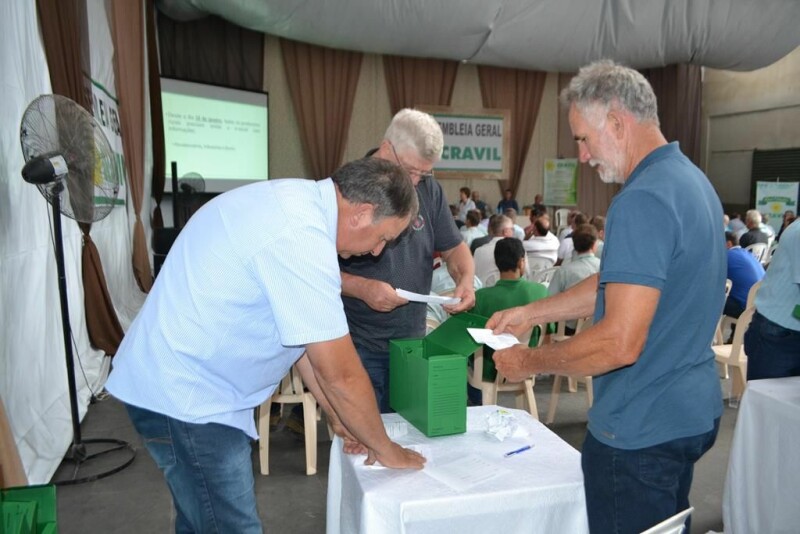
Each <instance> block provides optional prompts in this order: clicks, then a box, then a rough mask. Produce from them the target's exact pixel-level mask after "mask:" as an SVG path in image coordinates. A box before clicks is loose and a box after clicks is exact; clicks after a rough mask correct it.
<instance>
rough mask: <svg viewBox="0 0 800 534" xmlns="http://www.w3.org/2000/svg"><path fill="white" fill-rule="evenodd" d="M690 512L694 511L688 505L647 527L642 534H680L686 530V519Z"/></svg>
mask: <svg viewBox="0 0 800 534" xmlns="http://www.w3.org/2000/svg"><path fill="white" fill-rule="evenodd" d="M692 512H694V507H692V506H690V507H689V508H687V509H686V510H684V511H683V512H678V513H677V514H675V515H673V516H672V517H668V518H667V519H665V520H664V521H662V522H661V523H659V524H657V525H655V526H653V527H650V528H648V529H647V530H645V531H644V532H642V534H682V533H683V532H684V531H685V530H686V520H687V519H689V516H690V515H692Z"/></svg>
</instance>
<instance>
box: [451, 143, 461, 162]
mask: <svg viewBox="0 0 800 534" xmlns="http://www.w3.org/2000/svg"><path fill="white" fill-rule="evenodd" d="M450 157H451V158H452V159H461V149H460V148H458V147H457V146H452V147H450Z"/></svg>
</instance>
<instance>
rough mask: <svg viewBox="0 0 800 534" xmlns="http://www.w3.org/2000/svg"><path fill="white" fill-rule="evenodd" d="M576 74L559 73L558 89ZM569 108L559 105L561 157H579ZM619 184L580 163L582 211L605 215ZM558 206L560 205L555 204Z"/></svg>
mask: <svg viewBox="0 0 800 534" xmlns="http://www.w3.org/2000/svg"><path fill="white" fill-rule="evenodd" d="M573 76H574V74H559V76H558V91H559V94H561V90H562V89H563V88H564V87H566V86H567V85H569V81H570V80H571V79H572V77H573ZM568 117H569V110H568V109H566V108H564V107H563V106H559V111H558V143H557V145H558V146H557V148H556V150H557V153H558V157H559V158H577V157H578V145H577V144H576V143H575V139H574V138H573V137H572V131H571V130H570V129H569V118H568ZM620 187H621V186H620V185H619V184H606V183H605V182H603V180H601V179H600V176H598V175H597V171H596V170H595V169H593V168H592V167H590V166H589V165H588V164H582V163H578V205H577V206H576V208H577V209H579V210H580V211H581V212H583V213H585V214H586V215H589V216H590V217H591V216H592V215H605V214H606V212H607V211H608V206H610V205H611V199H612V198H613V197H614V195H616V194H617V191H619V190H620ZM553 207H558V206H553Z"/></svg>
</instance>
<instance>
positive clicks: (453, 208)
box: [450, 204, 464, 228]
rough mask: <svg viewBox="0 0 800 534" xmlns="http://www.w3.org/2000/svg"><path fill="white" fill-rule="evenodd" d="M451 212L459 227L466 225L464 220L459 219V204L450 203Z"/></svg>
mask: <svg viewBox="0 0 800 534" xmlns="http://www.w3.org/2000/svg"><path fill="white" fill-rule="evenodd" d="M450 213H451V214H452V215H453V220H454V221H455V222H456V226H457V227H458V228H461V227H462V226H464V221H459V220H458V206H456V205H455V204H450Z"/></svg>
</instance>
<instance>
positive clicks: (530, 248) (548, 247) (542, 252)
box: [522, 212, 558, 264]
mask: <svg viewBox="0 0 800 534" xmlns="http://www.w3.org/2000/svg"><path fill="white" fill-rule="evenodd" d="M525 235H526V238H525V241H523V242H522V246H523V248H524V249H525V252H526V253H528V254H530V255H531V256H538V257H540V258H547V259H549V260H551V261H552V262H553V263H554V264H555V262H556V259H557V257H558V238H557V237H556V236H555V235H553V234H552V233H551V232H550V217H549V216H548V215H547V214H546V213H545V214H544V215H540V216H538V217H535V216H534V214H533V212H531V225H530V226H528V228H527V229H526V231H525Z"/></svg>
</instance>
